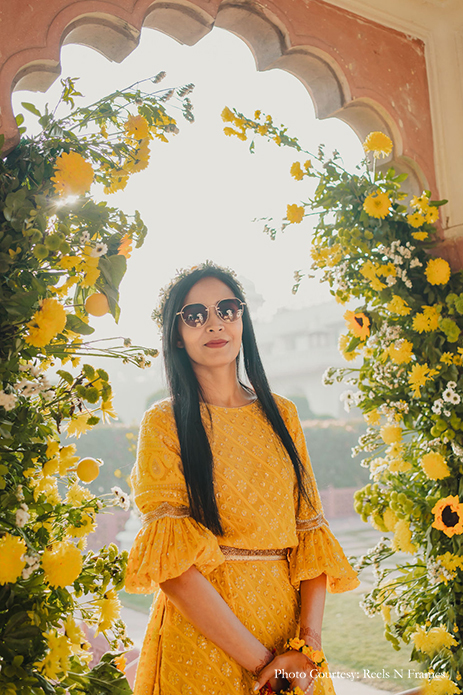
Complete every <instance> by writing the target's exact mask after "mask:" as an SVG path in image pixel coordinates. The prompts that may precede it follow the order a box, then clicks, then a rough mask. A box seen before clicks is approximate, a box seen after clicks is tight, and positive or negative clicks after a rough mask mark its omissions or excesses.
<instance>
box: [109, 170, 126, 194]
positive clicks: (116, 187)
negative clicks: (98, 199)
mask: <svg viewBox="0 0 463 695" xmlns="http://www.w3.org/2000/svg"><path fill="white" fill-rule="evenodd" d="M128 180H129V173H128V172H127V170H126V169H113V170H112V171H110V173H109V183H108V184H107V185H106V186H105V187H104V189H103V190H104V192H105V193H106V194H108V193H116V191H123V190H124V188H125V187H126V186H127V182H128Z"/></svg>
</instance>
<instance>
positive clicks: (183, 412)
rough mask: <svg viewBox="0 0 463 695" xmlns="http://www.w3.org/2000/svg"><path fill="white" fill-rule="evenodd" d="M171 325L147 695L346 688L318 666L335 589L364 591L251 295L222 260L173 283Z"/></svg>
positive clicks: (157, 466)
mask: <svg viewBox="0 0 463 695" xmlns="http://www.w3.org/2000/svg"><path fill="white" fill-rule="evenodd" d="M156 317H157V318H158V320H159V321H160V323H162V327H163V355H164V360H165V366H166V373H167V380H168V383H169V388H170V392H171V398H170V399H167V400H165V401H162V402H160V403H157V404H155V405H154V406H153V407H152V408H150V409H149V410H148V411H147V412H146V413H145V415H144V418H143V421H142V424H141V428H140V435H139V442H138V454H137V463H136V465H135V467H134V470H133V472H132V486H133V490H134V496H135V502H136V504H137V506H138V508H139V509H140V512H141V515H142V522H143V528H142V530H141V531H140V532H139V534H138V535H137V538H136V539H135V542H134V545H133V547H132V550H131V553H130V557H129V564H128V573H127V579H126V590H127V591H129V592H132V593H135V592H140V593H152V592H155V591H157V590H158V588H159V587H160V589H161V591H158V593H157V594H156V595H155V599H154V602H153V607H152V612H151V616H150V622H149V625H148V628H147V631H146V635H145V641H144V644H143V649H142V652H141V655H140V660H139V665H138V671H137V678H136V684H135V690H134V692H135V695H179V694H182V695H184V694H189V695H199V694H200V693H207V694H208V695H214V694H216V695H219V694H220V695H224V694H227V695H228V694H229V695H232V694H233V695H234V694H236V695H245V694H246V695H249V694H250V693H255V692H257V690H259V689H260V688H263V686H264V685H265V684H266V683H267V682H268V683H269V684H270V685H271V686H272V688H273V689H274V690H275V692H280V691H282V690H285V689H286V688H288V687H289V686H291V687H293V688H294V687H296V686H298V687H300V688H301V689H302V691H303V692H304V693H307V694H308V695H311V694H312V693H314V694H315V695H317V694H318V693H325V694H326V695H328V693H334V690H333V687H332V684H331V681H330V679H329V678H328V677H327V675H328V674H327V672H321V673H320V675H319V676H318V677H316V676H317V673H319V672H318V671H317V670H316V669H315V668H314V663H313V662H314V660H316V656H313V650H319V649H320V647H321V623H322V616H323V607H324V597H325V586H326V581H328V589H329V590H330V591H334V592H340V591H345V590H348V589H351V588H353V587H355V586H357V585H358V580H357V578H356V575H355V572H354V571H353V569H352V568H351V567H350V565H349V563H348V562H347V560H346V558H345V556H344V554H343V552H342V550H341V548H340V546H339V544H338V542H337V541H336V539H335V538H334V536H333V535H332V534H331V532H330V530H329V529H328V526H327V523H326V521H325V519H324V517H323V510H322V506H321V502H320V498H319V496H318V492H317V489H316V484H315V481H314V478H313V474H312V469H311V465H310V461H309V458H308V454H307V450H306V447H305V440H304V435H303V432H302V428H301V425H300V423H299V420H298V417H297V412H296V408H295V406H294V405H293V403H291V402H290V401H288V400H287V399H285V398H282V397H281V396H276V395H273V394H272V393H271V392H270V389H269V386H268V383H267V379H266V377H265V373H264V370H263V367H262V363H261V361H260V357H259V353H258V350H257V345H256V342H255V337H254V332H253V328H252V324H251V320H250V316H249V311H248V310H247V307H246V304H245V298H244V295H243V291H242V288H241V286H240V285H239V284H238V282H237V281H236V279H235V277H234V275H233V274H232V273H231V271H228V270H225V269H223V268H220V267H219V266H216V265H214V264H212V263H210V262H207V263H205V264H203V265H201V266H196V267H195V268H194V269H191V270H190V271H186V272H183V273H181V274H180V275H179V276H178V277H177V278H176V279H175V280H174V281H173V283H172V284H171V286H170V287H169V289H168V290H167V291H166V292H165V293H164V296H163V299H162V302H161V307H160V311H159V312H157V314H156ZM241 346H242V347H243V358H244V366H245V370H246V374H247V377H248V379H249V382H250V384H251V387H252V388H251V387H249V386H246V385H245V384H244V383H243V381H242V380H241V379H240V377H239V355H240V348H241ZM298 634H299V637H300V638H301V639H302V640H303V641H304V642H300V643H293V644H294V647H295V648H294V649H289V650H287V651H284V649H285V643H286V641H287V640H288V639H291V638H295V637H297V636H298ZM302 644H306V645H308V646H309V647H310V648H311V649H306V648H304V650H303V651H304V652H306V653H303V652H302V651H300V650H299V651H298V649H302V646H300V645H302ZM307 653H308V655H307ZM309 657H311V658H309ZM285 676H286V677H285ZM266 687H267V688H268V685H267V686H266Z"/></svg>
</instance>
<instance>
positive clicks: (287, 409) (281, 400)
mask: <svg viewBox="0 0 463 695" xmlns="http://www.w3.org/2000/svg"><path fill="white" fill-rule="evenodd" d="M272 396H273V398H274V400H275V403H276V404H277V406H278V408H279V410H280V412H281V414H282V415H283V417H285V416H286V417H294V416H297V408H296V406H295V405H294V403H293V402H292V401H290V400H289V398H286V397H285V396H280V395H279V394H278V393H272Z"/></svg>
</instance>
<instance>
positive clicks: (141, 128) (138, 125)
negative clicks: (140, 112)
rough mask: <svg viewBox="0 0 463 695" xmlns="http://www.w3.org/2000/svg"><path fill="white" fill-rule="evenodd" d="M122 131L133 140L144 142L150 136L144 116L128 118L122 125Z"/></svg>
mask: <svg viewBox="0 0 463 695" xmlns="http://www.w3.org/2000/svg"><path fill="white" fill-rule="evenodd" d="M124 129H125V132H126V133H127V135H128V136H129V137H133V139H134V140H144V139H145V138H147V137H148V136H149V134H150V129H149V125H148V121H147V120H146V118H145V117H144V116H129V117H128V119H127V120H126V122H125V123H124Z"/></svg>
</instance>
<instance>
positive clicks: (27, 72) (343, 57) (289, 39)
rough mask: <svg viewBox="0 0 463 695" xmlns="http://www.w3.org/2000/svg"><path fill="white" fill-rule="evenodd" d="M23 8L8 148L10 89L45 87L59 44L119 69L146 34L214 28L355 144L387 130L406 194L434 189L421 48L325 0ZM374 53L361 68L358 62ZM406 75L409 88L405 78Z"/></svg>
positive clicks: (9, 56) (184, 0)
mask: <svg viewBox="0 0 463 695" xmlns="http://www.w3.org/2000/svg"><path fill="white" fill-rule="evenodd" d="M15 5H16V6H19V5H23V4H22V3H20V2H11V9H12V11H11V15H10V16H9V12H5V11H3V13H4V15H5V14H6V15H7V16H6V21H7V24H8V21H11V20H12V19H13V17H15V18H16V20H17V16H18V15H17V13H16V15H15V13H14V9H13V8H14V6H15ZM39 5H40V7H39ZM28 8H30V9H26V8H24V6H23V9H22V12H21V14H22V17H21V18H20V19H22V20H24V21H25V22H27V23H28V24H29V28H28V31H27V32H24V33H21V31H20V27H18V26H17V25H18V22H17V21H16V23H15V27H13V24H11V34H9V35H10V36H11V41H8V35H6V37H5V38H6V39H7V40H6V45H5V43H4V50H3V56H4V63H3V65H2V66H1V68H0V95H4V97H8V99H6V98H3V102H2V104H1V106H2V111H1V114H2V120H3V124H2V125H3V132H5V134H6V138H7V147H8V146H9V147H11V146H13V145H14V143H15V142H16V139H17V133H16V126H15V123H14V117H13V114H12V111H11V105H10V100H9V94H10V92H11V90H18V89H32V90H40V91H43V90H46V89H47V88H48V87H49V86H50V84H51V83H52V82H53V81H54V80H55V79H56V78H57V77H58V75H59V73H60V64H59V60H60V57H59V52H60V48H61V45H63V44H68V43H80V44H84V45H86V46H90V47H92V48H94V49H95V50H97V51H99V52H101V53H103V55H105V56H106V57H107V58H108V59H109V60H115V61H118V62H120V61H122V60H123V59H124V58H125V57H126V56H127V55H129V53H131V51H132V50H134V48H136V46H137V44H138V39H139V35H140V30H141V28H142V27H149V28H153V29H158V30H160V31H163V32H164V33H166V34H169V35H170V36H172V37H173V38H174V39H176V40H178V41H180V42H181V43H185V44H188V45H193V44H194V43H196V42H197V41H199V40H200V39H201V38H202V37H203V36H205V35H206V34H207V33H208V32H209V31H210V30H211V29H212V27H213V26H214V25H215V26H219V27H222V28H224V29H227V30H229V31H231V32H233V33H234V34H236V35H237V36H239V37H240V38H241V39H243V40H244V41H245V42H246V44H247V45H248V46H249V48H250V49H251V51H252V53H253V55H254V57H255V60H256V64H257V68H258V70H268V69H272V68H281V69H283V70H287V71H289V72H291V73H292V74H293V75H295V76H296V77H298V78H299V79H300V80H301V81H302V82H303V84H304V85H305V86H306V88H307V89H308V91H309V92H310V94H311V96H312V98H313V101H314V104H315V109H316V113H317V116H318V117H319V118H327V117H331V116H336V117H339V118H341V119H342V120H344V121H346V122H347V123H348V124H349V125H351V126H352V128H353V129H354V130H355V132H356V133H357V134H358V135H359V137H360V138H364V136H365V135H366V134H367V133H368V132H369V131H371V130H374V129H381V130H383V131H386V132H387V133H388V134H389V135H390V137H391V138H392V140H393V141H394V145H395V147H394V152H395V161H394V166H395V167H396V168H397V169H398V170H400V171H407V172H408V173H409V174H410V177H411V181H412V187H413V188H414V189H415V190H416V191H419V190H421V189H422V188H423V187H428V186H429V187H431V188H433V189H435V188H436V183H435V178H434V158H433V146H432V126H431V117H430V107H429V98H428V93H427V88H426V87H427V85H426V65H425V61H424V47H423V45H422V42H421V41H419V40H416V39H410V38H409V37H407V36H405V35H401V34H400V33H399V32H396V31H391V30H390V29H387V28H385V27H382V26H380V25H379V24H376V23H374V22H366V21H365V20H364V19H361V18H360V17H358V16H356V15H354V14H352V13H350V12H346V11H345V10H341V9H339V8H335V7H333V6H331V5H328V4H327V3H325V2H323V1H322V0H312V1H311V3H310V5H308V6H306V5H305V3H303V2H301V3H294V4H290V3H280V4H279V5H278V6H277V5H276V3H275V4H274V3H273V2H268V1H267V2H265V3H255V2H252V1H250V0H224V1H223V2H219V1H218V0H212V1H211V2H207V1H206V0H171V1H164V2H161V1H160V0H155V1H154V2H153V0H139V1H138V2H137V1H132V2H127V1H125V2H124V1H123V0H116V1H113V2H112V3H109V2H107V1H105V0H81V1H78V2H71V1H70V0H50V1H49V2H47V3H46V5H44V4H43V3H31V4H30V5H29V6H28ZM27 14H29V17H27ZM28 20H29V21H28ZM31 20H32V22H33V28H32V23H31ZM4 22H5V18H4ZM19 23H20V24H21V22H19ZM3 26H4V28H5V24H4V23H3ZM7 28H8V27H7ZM18 30H19V31H18ZM13 38H14V41H13ZM370 50H371V52H370V59H369V61H368V64H367V63H366V61H365V60H364V57H365V55H367V54H368V52H369V51H370ZM379 75H383V77H382V79H381V80H379V79H378V76H379ZM412 75H414V76H415V77H414V80H413V84H412V85H411V86H410V85H409V84H407V82H406V80H407V79H408V78H410V80H411V76H412ZM409 87H411V88H409ZM423 143H425V144H426V146H425V147H423Z"/></svg>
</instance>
